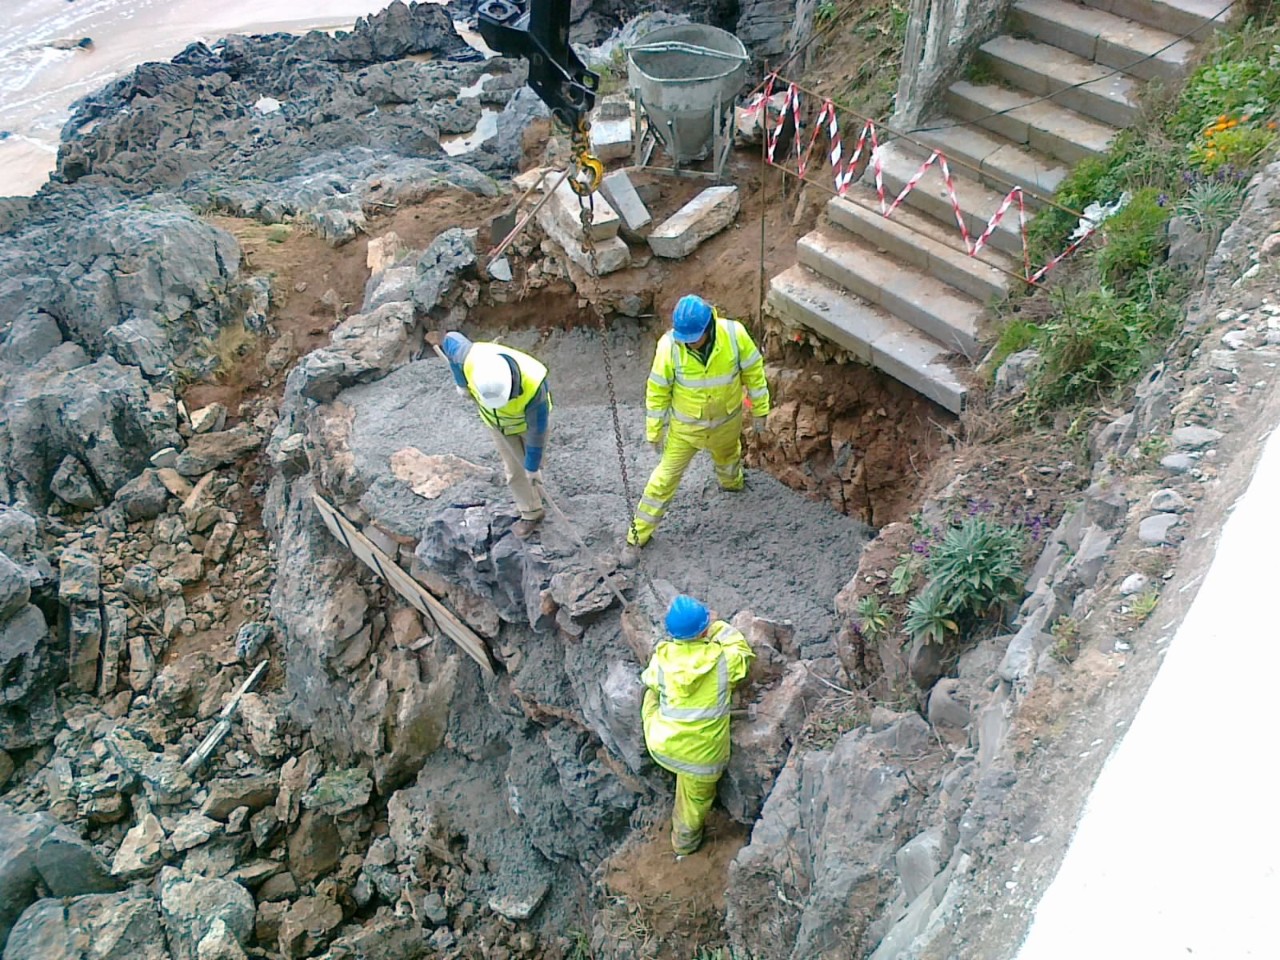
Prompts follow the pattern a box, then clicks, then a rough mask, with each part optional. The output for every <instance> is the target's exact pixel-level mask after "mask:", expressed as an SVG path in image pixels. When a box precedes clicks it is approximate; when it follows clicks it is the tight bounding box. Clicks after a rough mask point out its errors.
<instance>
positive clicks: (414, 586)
mask: <svg viewBox="0 0 1280 960" xmlns="http://www.w3.org/2000/svg"><path fill="white" fill-rule="evenodd" d="M311 499H312V501H313V502H314V503H315V505H316V509H317V510H318V511H320V516H321V517H322V518H323V519H324V523H325V526H326V527H328V528H329V532H330V533H332V534H333V535H334V536H335V537H337V538H338V540H340V541H341V542H342V544H343V545H344V546H345V547H346V548H347V549H348V550H350V551H351V552H352V553H353V554H354V555H355V556H356V558H357V559H358V560H360V562H362V563H363V564H364V565H365V566H366V567H368V568H369V569H370V570H372V571H373V572H374V573H376V574H378V575H379V576H380V577H382V579H383V580H385V581H386V582H387V584H388V585H389V586H390V587H391V588H392V589H393V590H395V592H396V593H398V594H400V596H402V597H404V598H405V599H406V600H407V601H409V604H410V605H411V606H412V607H413V608H414V609H415V610H417V611H418V612H419V613H421V614H422V615H423V616H425V617H427V618H428V619H430V620H432V621H433V622H434V623H435V624H436V626H438V627H439V628H440V629H441V631H443V632H444V633H445V634H446V635H447V636H448V637H449V639H450V640H452V641H453V642H454V643H456V644H457V645H458V646H459V647H461V648H462V650H463V652H464V653H466V654H467V655H468V656H469V657H471V659H472V660H474V661H475V662H476V663H477V664H479V666H480V669H481V670H483V671H484V672H485V674H486V675H487V676H490V677H492V676H494V669H493V659H492V658H491V656H490V654H489V648H488V646H487V645H486V644H485V642H484V641H483V640H482V639H480V637H479V636H478V635H477V634H476V633H475V631H473V630H472V629H471V628H470V627H468V626H467V625H466V624H465V623H463V622H462V621H461V620H459V619H458V618H457V617H456V616H454V614H453V613H452V611H450V610H449V608H448V607H446V606H445V605H444V604H443V603H441V602H440V601H439V600H437V599H436V597H435V596H434V595H433V594H432V593H431V592H430V591H429V590H427V588H426V587H424V586H423V585H422V584H420V583H419V582H418V581H417V580H415V579H414V578H413V577H412V576H410V575H409V574H408V573H407V572H406V571H405V570H404V569H403V568H402V567H401V566H400V565H399V564H398V563H396V562H395V561H394V560H392V559H391V558H390V557H389V556H387V555H386V554H385V553H383V552H382V550H380V549H379V548H378V547H377V546H375V545H374V543H373V541H371V540H370V539H369V538H368V537H366V536H365V535H364V534H363V533H361V532H360V530H359V529H358V528H357V527H356V526H355V524H353V523H352V522H351V521H350V520H348V519H347V518H346V517H345V516H343V515H342V513H341V512H339V511H338V509H337V508H336V507H334V506H333V505H332V504H331V503H329V501H328V500H326V499H325V498H324V497H322V496H320V494H318V493H313V494H312V495H311Z"/></svg>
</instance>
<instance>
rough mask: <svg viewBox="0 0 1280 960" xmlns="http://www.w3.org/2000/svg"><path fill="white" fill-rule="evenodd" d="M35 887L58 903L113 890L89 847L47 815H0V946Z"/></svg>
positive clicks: (112, 882) (33, 892)
mask: <svg viewBox="0 0 1280 960" xmlns="http://www.w3.org/2000/svg"><path fill="white" fill-rule="evenodd" d="M40 886H43V888H44V889H46V890H48V891H49V892H50V893H52V894H53V895H54V896H57V897H73V896H76V895H78V894H86V893H105V892H110V891H113V890H115V889H116V884H115V882H114V881H113V880H112V879H111V878H110V877H109V876H107V871H106V868H105V867H104V866H103V864H102V863H101V861H100V860H99V859H98V857H97V855H96V854H95V853H94V852H93V850H92V849H91V848H90V847H89V845H88V844H87V843H85V842H84V841H83V840H81V839H80V838H79V837H78V836H76V835H75V834H74V833H72V832H71V831H70V830H69V829H68V828H66V827H64V826H63V825H62V824H60V823H59V822H58V821H57V820H55V819H54V818H53V817H51V816H50V815H49V814H47V813H37V814H30V815H22V816H14V815H13V814H10V813H6V812H3V811H0V946H2V945H3V944H4V942H5V938H6V937H7V936H8V934H9V929H10V927H12V926H13V924H14V921H16V920H17V919H18V916H19V915H20V914H21V913H22V911H23V910H25V909H26V908H27V906H28V905H29V904H31V903H32V902H33V901H34V900H35V899H36V891H37V888H38V887H40ZM5 956H6V958H7V957H8V956H9V953H8V952H6V954H5ZM14 956H32V957H34V956H37V954H25V955H22V954H14Z"/></svg>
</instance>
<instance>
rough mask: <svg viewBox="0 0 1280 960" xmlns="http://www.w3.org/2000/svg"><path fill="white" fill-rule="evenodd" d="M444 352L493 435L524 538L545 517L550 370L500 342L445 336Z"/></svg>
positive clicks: (462, 390) (518, 529)
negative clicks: (543, 492)
mask: <svg viewBox="0 0 1280 960" xmlns="http://www.w3.org/2000/svg"><path fill="white" fill-rule="evenodd" d="M441 352H442V353H443V354H444V356H445V359H447V360H448V361H449V368H450V369H451V370H452V371H453V381H454V383H455V384H456V385H457V387H458V392H459V393H461V394H462V395H463V396H470V397H471V399H473V400H474V401H475V402H476V408H477V409H478V410H479V411H480V418H481V419H482V420H484V422H485V423H486V424H488V426H489V432H490V433H492V434H493V440H494V443H495V444H496V445H497V447H498V455H499V456H500V457H502V463H503V466H504V467H505V468H506V472H507V486H509V487H510V488H511V493H512V495H513V496H514V497H515V500H516V506H517V507H519V508H520V519H519V520H518V521H517V522H516V524H515V526H514V527H513V528H512V533H514V534H515V535H516V536H517V537H519V538H521V539H524V538H525V537H527V536H529V534H531V533H532V532H533V531H534V529H535V528H536V527H537V525H538V523H539V522H541V520H542V518H543V517H544V516H545V512H544V510H543V508H542V495H541V493H540V492H539V490H540V487H541V486H542V472H541V470H542V451H543V448H544V447H545V445H546V442H547V430H548V427H549V426H550V419H551V389H550V387H548V386H547V368H546V367H545V366H543V365H542V364H541V363H539V362H538V361H537V360H535V359H534V358H533V357H531V356H529V355H528V354H527V353H521V352H520V351H519V350H513V349H512V348H511V347H504V346H501V345H499V344H496V343H472V342H471V341H470V340H469V339H467V337H465V336H463V335H462V334H461V333H446V334H445V335H444V340H443V347H442V351H441Z"/></svg>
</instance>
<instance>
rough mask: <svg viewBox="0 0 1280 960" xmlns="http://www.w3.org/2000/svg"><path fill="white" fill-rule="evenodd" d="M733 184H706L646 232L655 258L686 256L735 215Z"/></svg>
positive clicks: (735, 194) (736, 211)
mask: <svg viewBox="0 0 1280 960" xmlns="http://www.w3.org/2000/svg"><path fill="white" fill-rule="evenodd" d="M740 202H741V201H740V200H739V197H738V188H737V187H708V188H707V189H706V190H703V191H702V192H701V193H700V194H698V195H697V196H696V197H694V198H693V199H692V200H690V201H689V202H688V203H686V204H685V205H684V206H683V207H681V208H680V209H679V210H677V211H676V212H675V214H674V215H673V216H672V217H671V218H670V219H668V220H667V221H666V222H664V223H663V224H661V225H660V226H659V227H658V228H657V229H656V230H654V231H653V233H651V234H649V248H650V249H651V250H653V252H654V254H655V255H657V256H659V257H665V258H666V259H668V260H678V259H680V258H681V257H687V256H688V255H689V254H691V253H693V251H694V250H696V249H698V246H699V245H700V244H701V243H702V242H703V241H705V240H707V239H709V238H710V237H714V236H715V235H716V234H717V233H719V232H720V231H721V230H723V229H724V228H725V227H727V226H729V224H731V223H733V221H734V218H735V217H737V215H738V207H739V204H740Z"/></svg>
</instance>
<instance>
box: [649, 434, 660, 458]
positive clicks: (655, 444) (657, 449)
mask: <svg viewBox="0 0 1280 960" xmlns="http://www.w3.org/2000/svg"><path fill="white" fill-rule="evenodd" d="M649 446H651V447H653V452H654V453H656V454H657V455H658V456H662V438H661V437H659V438H658V439H657V440H650V441H649Z"/></svg>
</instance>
